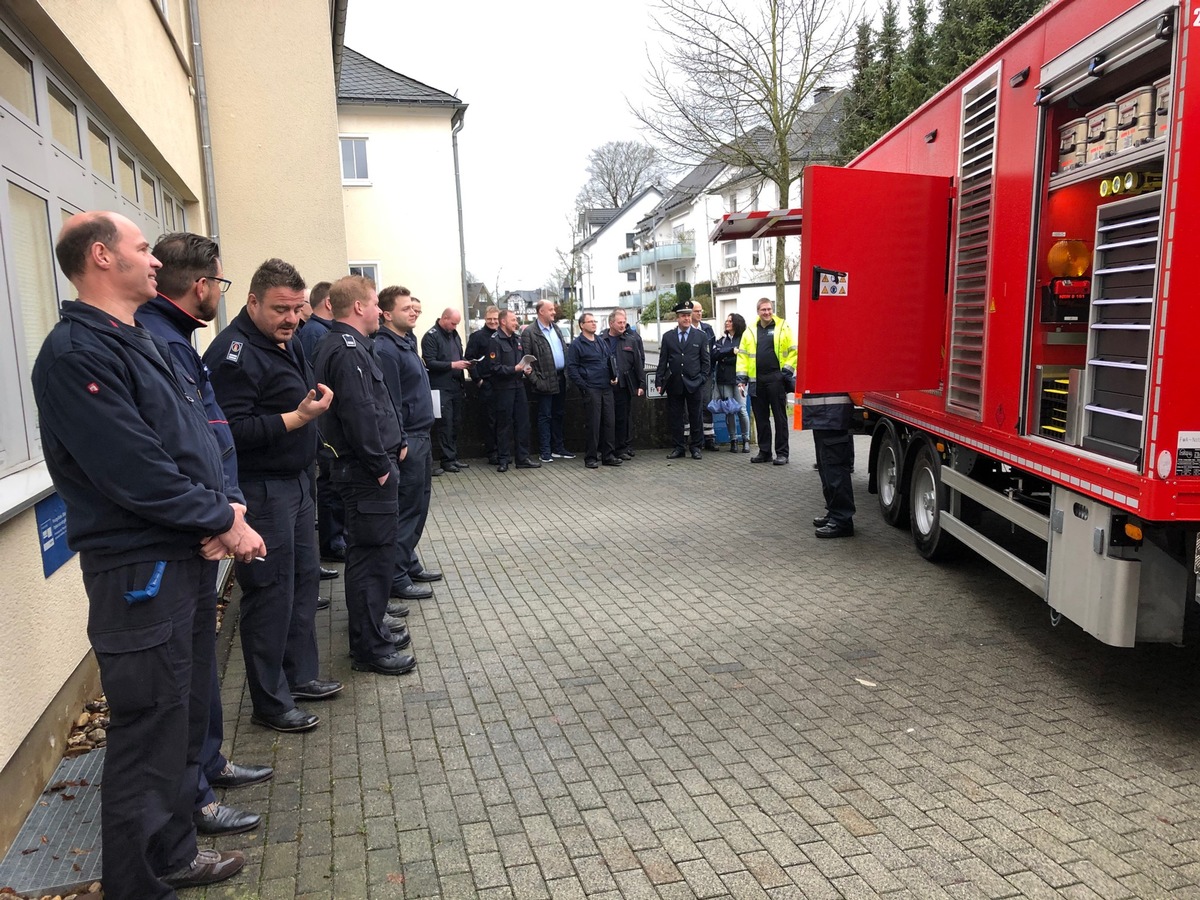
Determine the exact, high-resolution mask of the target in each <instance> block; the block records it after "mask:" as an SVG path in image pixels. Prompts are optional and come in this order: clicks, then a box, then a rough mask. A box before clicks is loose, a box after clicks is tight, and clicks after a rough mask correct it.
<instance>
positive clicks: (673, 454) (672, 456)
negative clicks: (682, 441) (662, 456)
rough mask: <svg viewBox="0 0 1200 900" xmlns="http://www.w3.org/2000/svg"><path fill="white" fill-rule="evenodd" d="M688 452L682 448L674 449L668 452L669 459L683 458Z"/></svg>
mask: <svg viewBox="0 0 1200 900" xmlns="http://www.w3.org/2000/svg"><path fill="white" fill-rule="evenodd" d="M685 455H686V454H685V453H684V451H682V450H678V449H676V450H672V451H671V452H670V453H668V454H667V459H683V457H684V456H685Z"/></svg>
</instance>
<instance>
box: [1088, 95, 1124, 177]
mask: <svg viewBox="0 0 1200 900" xmlns="http://www.w3.org/2000/svg"><path fill="white" fill-rule="evenodd" d="M1087 123H1088V137H1087V161H1088V162H1090V163H1093V162H1096V161H1098V160H1102V159H1106V158H1107V157H1109V156H1112V155H1113V154H1114V153H1116V152H1117V104H1115V103H1106V104H1104V106H1101V107H1099V108H1098V109H1093V110H1092V111H1091V112H1090V113H1088V115H1087Z"/></svg>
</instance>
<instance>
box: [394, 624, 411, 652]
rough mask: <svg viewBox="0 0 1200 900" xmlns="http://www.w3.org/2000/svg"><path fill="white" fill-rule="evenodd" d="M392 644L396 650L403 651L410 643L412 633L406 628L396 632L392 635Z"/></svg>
mask: <svg viewBox="0 0 1200 900" xmlns="http://www.w3.org/2000/svg"><path fill="white" fill-rule="evenodd" d="M392 643H393V644H395V645H396V649H397V650H403V649H404V648H405V647H407V646H408V645H409V644H411V643H412V632H410V631H409V630H408V629H407V628H405V629H403V630H401V631H397V632H396V633H395V634H393V635H392Z"/></svg>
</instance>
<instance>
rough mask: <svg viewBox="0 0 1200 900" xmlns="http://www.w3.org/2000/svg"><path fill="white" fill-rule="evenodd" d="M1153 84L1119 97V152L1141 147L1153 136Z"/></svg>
mask: <svg viewBox="0 0 1200 900" xmlns="http://www.w3.org/2000/svg"><path fill="white" fill-rule="evenodd" d="M1154 96H1155V91H1154V88H1153V86H1151V85H1146V87H1141V88H1138V89H1137V90H1136V91H1131V92H1130V93H1128V94H1126V95H1125V96H1124V97H1118V98H1117V152H1118V153H1120V152H1121V151H1122V150H1132V149H1133V148H1134V147H1140V146H1141V145H1142V144H1144V143H1146V142H1147V141H1148V140H1150V138H1151V137H1152V136H1153V133H1154V132H1153V126H1154Z"/></svg>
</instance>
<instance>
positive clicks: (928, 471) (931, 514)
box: [908, 441, 960, 560]
mask: <svg viewBox="0 0 1200 900" xmlns="http://www.w3.org/2000/svg"><path fill="white" fill-rule="evenodd" d="M914 449H915V453H916V455H915V456H914V457H913V468H912V474H911V475H910V476H909V481H908V498H909V527H910V528H911V529H912V536H913V542H914V543H915V544H916V545H917V552H918V553H920V554H921V555H922V556H923V557H925V558H926V559H929V560H937V559H947V558H949V557H950V556H951V555H952V554H953V553H954V551H955V550H956V549H957V548H958V547H959V546H960V545H959V543H958V541H956V540H955V539H954V538H952V537H950V535H948V534H946V533H945V532H943V531H942V511H943V510H945V509H946V508H947V507H948V506H949V493H948V492H947V490H946V486H945V485H944V484H943V483H942V460H941V457H940V456H939V455H938V454H937V452H936V451H935V450H934V449H933V447H932V446H930V445H929V443H928V442H927V441H919V442H918V443H917V444H916V446H915V448H914Z"/></svg>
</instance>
